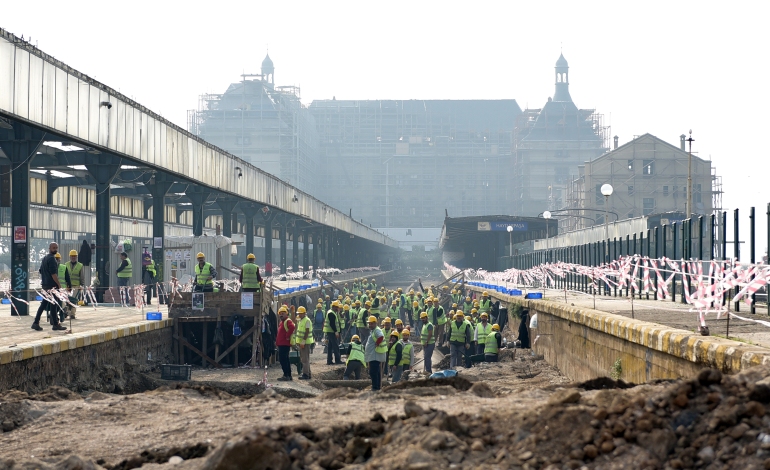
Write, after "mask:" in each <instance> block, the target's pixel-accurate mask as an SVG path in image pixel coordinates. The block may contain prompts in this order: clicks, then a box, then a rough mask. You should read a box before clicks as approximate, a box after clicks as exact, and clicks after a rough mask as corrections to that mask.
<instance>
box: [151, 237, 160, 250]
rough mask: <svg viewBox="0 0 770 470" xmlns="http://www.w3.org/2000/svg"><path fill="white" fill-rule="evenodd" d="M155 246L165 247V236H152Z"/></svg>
mask: <svg viewBox="0 0 770 470" xmlns="http://www.w3.org/2000/svg"><path fill="white" fill-rule="evenodd" d="M152 247H153V248H163V237H152Z"/></svg>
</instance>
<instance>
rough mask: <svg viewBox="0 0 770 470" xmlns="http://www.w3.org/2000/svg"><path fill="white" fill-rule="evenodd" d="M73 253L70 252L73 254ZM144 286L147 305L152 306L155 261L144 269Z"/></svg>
mask: <svg viewBox="0 0 770 470" xmlns="http://www.w3.org/2000/svg"><path fill="white" fill-rule="evenodd" d="M72 251H75V250H72ZM71 253H72V252H70V254H71ZM143 271H144V272H143V273H142V284H144V292H145V294H146V295H147V302H146V304H147V305H152V297H153V295H154V294H155V283H156V282H157V279H156V277H157V275H158V271H157V269H156V268H155V260H154V259H152V258H150V262H149V264H147V265H146V266H144V267H143Z"/></svg>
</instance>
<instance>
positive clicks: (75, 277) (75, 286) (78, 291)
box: [57, 250, 154, 320]
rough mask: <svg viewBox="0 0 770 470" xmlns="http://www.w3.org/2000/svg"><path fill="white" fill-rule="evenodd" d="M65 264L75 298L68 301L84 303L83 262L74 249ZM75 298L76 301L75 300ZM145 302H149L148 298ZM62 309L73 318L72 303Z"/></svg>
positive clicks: (78, 303) (73, 308)
mask: <svg viewBox="0 0 770 470" xmlns="http://www.w3.org/2000/svg"><path fill="white" fill-rule="evenodd" d="M57 254H58V253H57ZM65 264H66V266H67V272H68V274H69V276H70V285H71V287H72V290H73V293H72V295H73V296H74V297H75V299H71V300H70V302H71V303H77V305H85V302H84V301H83V300H84V299H85V293H84V292H83V286H82V280H83V279H82V276H83V263H80V262H78V252H77V251H75V250H70V261H69V263H65ZM59 279H64V280H65V282H66V279H65V278H62V277H60V278H59ZM153 287H154V286H153ZM75 300H76V301H77V302H75ZM150 300H151V299H150ZM147 303H148V304H149V303H150V302H149V300H148V302H147ZM64 309H65V310H66V311H67V312H68V314H69V317H70V318H71V319H73V320H74V319H75V311H76V308H75V307H73V306H72V305H68V304H65V305H64Z"/></svg>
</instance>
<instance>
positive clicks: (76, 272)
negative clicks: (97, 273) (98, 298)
mask: <svg viewBox="0 0 770 470" xmlns="http://www.w3.org/2000/svg"><path fill="white" fill-rule="evenodd" d="M67 269H69V271H70V282H71V283H72V287H80V273H81V271H83V263H75V266H73V265H72V263H69V264H68V265H67Z"/></svg>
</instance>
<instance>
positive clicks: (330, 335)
mask: <svg viewBox="0 0 770 470" xmlns="http://www.w3.org/2000/svg"><path fill="white" fill-rule="evenodd" d="M341 307H342V305H341V304H340V303H339V301H338V300H335V301H334V302H332V305H331V308H330V309H329V310H328V311H327V312H326V319H325V320H324V328H323V332H324V336H325V337H326V365H329V366H330V365H332V364H343V362H342V359H341V358H340V331H341V330H340V316H339V315H340V314H339V312H340V310H341ZM332 356H334V362H332Z"/></svg>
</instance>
